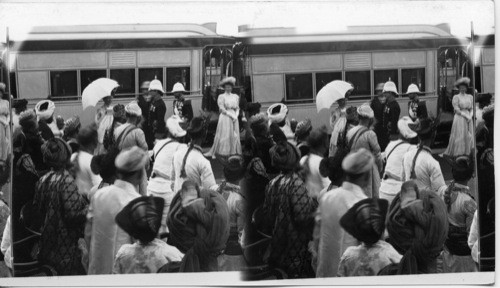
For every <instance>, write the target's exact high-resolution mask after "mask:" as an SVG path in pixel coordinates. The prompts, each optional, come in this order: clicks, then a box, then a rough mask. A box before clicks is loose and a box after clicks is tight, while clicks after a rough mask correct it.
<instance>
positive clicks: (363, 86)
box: [345, 71, 372, 99]
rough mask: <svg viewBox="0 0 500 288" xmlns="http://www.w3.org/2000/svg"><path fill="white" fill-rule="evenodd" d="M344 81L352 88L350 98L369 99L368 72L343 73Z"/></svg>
mask: <svg viewBox="0 0 500 288" xmlns="http://www.w3.org/2000/svg"><path fill="white" fill-rule="evenodd" d="M345 81H347V82H350V83H352V85H353V86H354V90H353V91H352V93H351V97H353V98H357V99H363V98H370V95H371V94H372V93H371V85H370V83H371V81H370V71H349V72H345ZM363 96H365V97H363Z"/></svg>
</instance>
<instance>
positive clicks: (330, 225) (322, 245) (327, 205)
mask: <svg viewBox="0 0 500 288" xmlns="http://www.w3.org/2000/svg"><path fill="white" fill-rule="evenodd" d="M373 162H374V159H373V155H372V154H371V153H370V152H369V151H367V150H366V149H364V148H361V149H359V150H358V151H356V152H351V153H350V154H348V155H347V156H346V157H345V158H344V160H343V161H342V169H343V170H344V172H345V174H346V180H345V181H344V182H343V183H342V186H341V187H339V188H337V189H334V190H331V191H329V192H327V193H325V194H324V196H323V197H322V198H321V199H320V207H319V210H320V213H321V228H320V236H319V248H318V267H317V270H316V277H335V276H337V271H338V268H339V263H340V257H341V256H342V254H343V253H344V251H345V250H346V249H347V248H348V247H350V246H358V245H359V244H360V243H359V241H358V240H356V239H355V238H354V237H353V236H351V235H350V234H348V233H346V231H345V230H344V229H343V228H342V227H341V226H340V222H339V220H340V218H341V217H342V216H343V215H344V214H345V213H346V212H347V210H349V208H351V207H352V206H353V205H354V204H356V203H357V202H359V201H361V200H363V199H366V198H367V197H366V194H365V192H364V191H363V189H362V188H361V187H364V186H365V185H366V184H367V183H368V182H369V181H370V176H371V175H370V174H371V170H372V167H373Z"/></svg>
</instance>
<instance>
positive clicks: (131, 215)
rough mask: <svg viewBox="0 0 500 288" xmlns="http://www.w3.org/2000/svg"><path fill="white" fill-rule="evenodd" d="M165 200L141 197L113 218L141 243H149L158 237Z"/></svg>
mask: <svg viewBox="0 0 500 288" xmlns="http://www.w3.org/2000/svg"><path fill="white" fill-rule="evenodd" d="M164 205H165V200H164V199H163V198H161V197H154V196H142V197H138V198H136V199H134V200H132V201H130V202H129V203H128V204H127V205H126V206H125V207H123V209H122V210H121V211H120V212H118V214H117V215H116V217H115V221H116V224H118V226H119V227H120V228H121V229H123V231H125V232H127V233H128V234H129V235H130V236H132V237H133V238H135V239H138V240H139V241H141V242H145V243H148V242H151V241H153V240H154V239H155V237H156V236H157V235H158V231H159V230H160V226H161V219H162V214H163V208H164Z"/></svg>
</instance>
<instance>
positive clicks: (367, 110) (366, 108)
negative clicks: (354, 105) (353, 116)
mask: <svg viewBox="0 0 500 288" xmlns="http://www.w3.org/2000/svg"><path fill="white" fill-rule="evenodd" d="M357 112H358V115H359V116H362V117H366V118H373V117H375V114H374V112H373V109H372V107H370V105H369V104H367V103H365V104H363V105H361V106H359V107H358V109H357Z"/></svg>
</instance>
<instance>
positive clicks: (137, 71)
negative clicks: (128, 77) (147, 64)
mask: <svg viewBox="0 0 500 288" xmlns="http://www.w3.org/2000/svg"><path fill="white" fill-rule="evenodd" d="M108 70H109V74H108V78H109V79H112V78H111V70H133V71H134V73H132V74H133V75H134V83H133V85H134V92H132V93H120V94H118V93H116V94H115V95H114V98H128V97H135V96H136V95H137V93H138V87H137V86H138V85H137V81H138V80H139V79H138V73H139V68H138V67H133V68H131V67H129V68H127V67H120V68H108ZM113 80H114V79H113ZM115 81H116V80H115ZM117 82H118V81H117ZM118 84H120V83H118Z"/></svg>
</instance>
